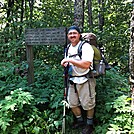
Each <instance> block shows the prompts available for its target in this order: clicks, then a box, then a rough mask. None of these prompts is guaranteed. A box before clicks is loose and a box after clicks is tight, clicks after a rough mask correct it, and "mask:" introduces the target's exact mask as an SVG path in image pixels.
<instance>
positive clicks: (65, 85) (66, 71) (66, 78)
mask: <svg viewBox="0 0 134 134" xmlns="http://www.w3.org/2000/svg"><path fill="white" fill-rule="evenodd" d="M68 68H69V64H68V65H67V67H64V87H65V88H64V101H63V105H64V108H63V121H62V134H65V125H66V123H65V120H66V106H67V94H68Z"/></svg>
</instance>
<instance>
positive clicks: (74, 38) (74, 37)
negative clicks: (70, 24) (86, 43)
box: [67, 30, 80, 44]
mask: <svg viewBox="0 0 134 134" xmlns="http://www.w3.org/2000/svg"><path fill="white" fill-rule="evenodd" d="M67 36H68V39H69V40H70V42H71V43H76V44H77V43H78V42H79V40H80V34H79V33H78V31H77V30H70V31H69V32H68V34H67Z"/></svg>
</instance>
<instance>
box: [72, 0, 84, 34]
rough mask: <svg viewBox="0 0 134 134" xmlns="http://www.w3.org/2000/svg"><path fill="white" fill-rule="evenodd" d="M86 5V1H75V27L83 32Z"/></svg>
mask: <svg viewBox="0 0 134 134" xmlns="http://www.w3.org/2000/svg"><path fill="white" fill-rule="evenodd" d="M84 3H85V0H75V3H74V25H76V26H78V27H79V28H80V29H81V32H82V31H83V25H84Z"/></svg>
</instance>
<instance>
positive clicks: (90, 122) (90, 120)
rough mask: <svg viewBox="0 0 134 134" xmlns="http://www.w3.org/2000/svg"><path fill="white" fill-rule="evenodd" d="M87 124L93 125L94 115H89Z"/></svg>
mask: <svg viewBox="0 0 134 134" xmlns="http://www.w3.org/2000/svg"><path fill="white" fill-rule="evenodd" d="M87 125H93V117H87Z"/></svg>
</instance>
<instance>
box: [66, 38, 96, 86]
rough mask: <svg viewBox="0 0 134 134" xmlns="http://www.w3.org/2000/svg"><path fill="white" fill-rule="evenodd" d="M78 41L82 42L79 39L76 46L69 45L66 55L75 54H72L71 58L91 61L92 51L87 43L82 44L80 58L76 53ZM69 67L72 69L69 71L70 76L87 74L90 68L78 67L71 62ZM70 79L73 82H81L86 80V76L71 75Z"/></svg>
mask: <svg viewBox="0 0 134 134" xmlns="http://www.w3.org/2000/svg"><path fill="white" fill-rule="evenodd" d="M80 43H82V42H81V41H79V43H78V44H77V45H76V46H72V44H71V45H70V47H69V49H68V57H69V56H71V55H76V56H73V57H72V58H73V59H75V60H84V61H89V62H91V63H93V56H94V51H93V49H92V47H91V45H90V44H89V43H84V44H83V46H82V56H81V59H80V57H79V56H78V55H77V54H78V47H79V45H80ZM68 57H67V58H68ZM70 68H71V71H72V72H71V75H72V76H83V75H85V74H87V73H88V72H89V70H90V69H83V68H79V67H77V66H74V65H72V64H70ZM70 80H72V81H73V82H74V83H78V84H81V83H84V82H86V81H87V78H86V77H72V78H70Z"/></svg>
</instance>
